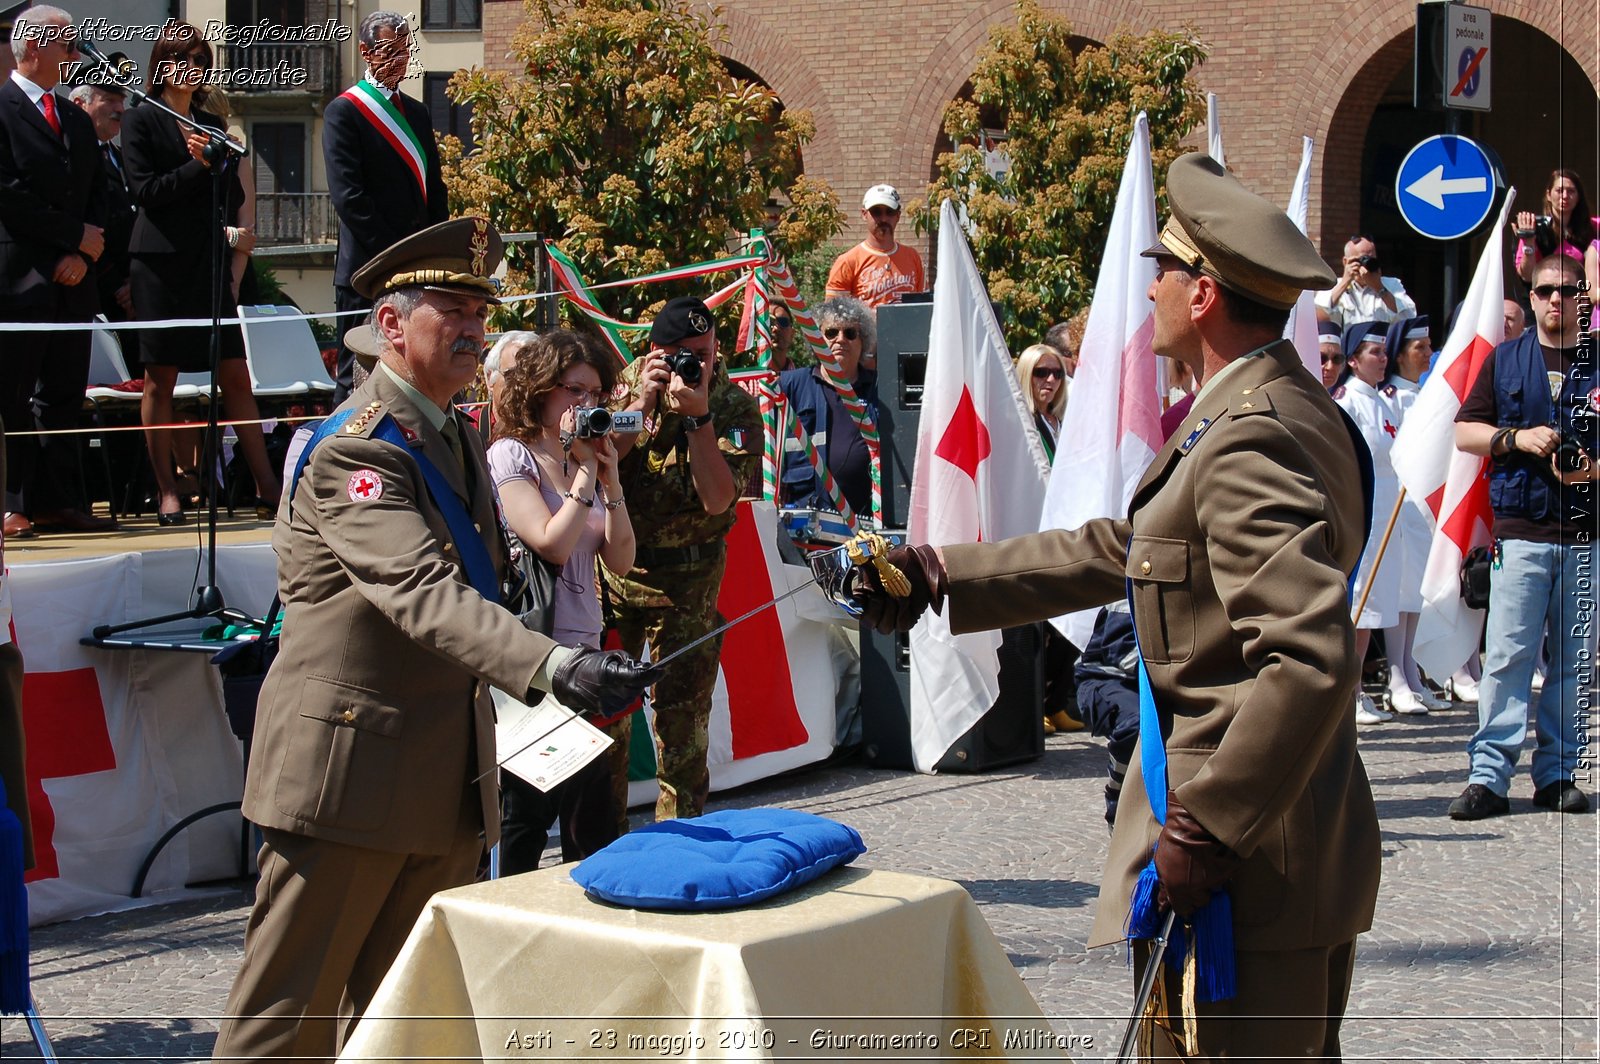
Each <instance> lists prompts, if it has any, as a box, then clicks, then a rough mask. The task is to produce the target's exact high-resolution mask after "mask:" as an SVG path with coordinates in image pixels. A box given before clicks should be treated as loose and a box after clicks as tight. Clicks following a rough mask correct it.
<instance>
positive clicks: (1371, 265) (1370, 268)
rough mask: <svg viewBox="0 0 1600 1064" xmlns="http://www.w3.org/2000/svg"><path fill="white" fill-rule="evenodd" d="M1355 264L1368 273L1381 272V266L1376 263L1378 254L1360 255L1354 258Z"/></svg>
mask: <svg viewBox="0 0 1600 1064" xmlns="http://www.w3.org/2000/svg"><path fill="white" fill-rule="evenodd" d="M1356 265H1358V266H1360V267H1361V268H1362V269H1363V270H1366V271H1367V272H1368V273H1382V272H1383V268H1382V267H1381V266H1379V265H1378V256H1376V255H1362V256H1361V257H1360V258H1358V259H1356Z"/></svg>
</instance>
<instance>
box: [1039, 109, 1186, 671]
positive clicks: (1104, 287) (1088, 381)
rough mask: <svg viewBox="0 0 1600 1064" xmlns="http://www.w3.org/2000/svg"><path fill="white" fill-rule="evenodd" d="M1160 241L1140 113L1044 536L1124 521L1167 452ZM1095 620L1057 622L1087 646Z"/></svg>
mask: <svg viewBox="0 0 1600 1064" xmlns="http://www.w3.org/2000/svg"><path fill="white" fill-rule="evenodd" d="M1155 242H1156V198H1155V179H1154V175H1153V172H1152V170H1151V165H1150V123H1149V121H1148V120H1147V119H1146V118H1145V115H1144V113H1143V112H1140V114H1139V116H1138V117H1137V118H1136V119H1134V124H1133V138H1132V140H1131V142H1130V143H1129V145H1128V160H1127V162H1126V163H1125V164H1124V165H1123V168H1122V184H1121V185H1120V187H1119V188H1118V189H1117V203H1116V207H1115V209H1114V210H1113V212H1112V215H1111V232H1110V234H1109V235H1108V236H1107V238H1106V248H1105V255H1104V257H1103V258H1102V259H1101V260H1100V277H1099V281H1098V283H1097V284H1096V285H1095V290H1094V301H1093V302H1092V303H1091V304H1090V305H1089V323H1088V325H1087V326H1085V328H1084V333H1083V344H1082V346H1081V348H1080V350H1079V352H1078V372H1077V373H1076V374H1075V375H1074V376H1073V378H1072V391H1071V392H1070V393H1069V395H1068V398H1067V413H1066V416H1065V417H1063V418H1062V423H1061V433H1060V436H1059V442H1058V443H1057V445H1056V459H1055V467H1054V469H1053V471H1052V472H1051V474H1050V485H1049V487H1048V488H1047V489H1046V491H1045V497H1044V510H1043V513H1042V515H1041V516H1040V519H1039V528H1040V529H1045V530H1048V529H1054V528H1064V529H1069V530H1070V529H1074V528H1079V527H1082V526H1083V525H1084V524H1085V523H1086V522H1089V521H1092V520H1094V519H1095V518H1097V517H1122V516H1125V515H1126V514H1127V512H1128V501H1129V500H1130V499H1132V498H1133V489H1134V488H1136V487H1137V486H1138V484H1139V478H1140V477H1142V476H1143V475H1144V471H1145V468H1146V467H1147V466H1148V465H1149V464H1150V460H1151V459H1152V458H1154V457H1155V454H1156V452H1157V451H1159V450H1160V449H1161V443H1162V438H1163V437H1162V432H1161V401H1162V398H1163V395H1162V392H1163V385H1162V380H1163V378H1164V374H1163V373H1162V372H1161V367H1160V366H1159V365H1158V363H1159V361H1160V360H1159V359H1157V358H1156V357H1155V353H1154V352H1153V351H1152V350H1151V347H1150V344H1151V340H1152V339H1153V338H1154V336H1155V317H1154V313H1153V311H1154V307H1153V306H1152V304H1151V302H1150V284H1151V282H1153V281H1154V280H1155V279H1156V265H1155V260H1154V259H1147V258H1144V257H1142V256H1141V255H1140V254H1139V253H1140V252H1141V251H1144V250H1145V249H1146V248H1148V247H1150V246H1151V245H1152V244H1154V243H1155ZM1099 612H1100V611H1099V608H1098V607H1096V608H1095V609H1092V610H1082V611H1079V612H1077V613H1072V614H1067V615H1066V616H1064V617H1057V618H1056V619H1055V621H1054V622H1053V623H1054V624H1055V626H1056V627H1057V628H1059V629H1061V631H1062V633H1063V634H1064V635H1066V637H1067V638H1068V639H1071V640H1072V641H1073V642H1074V643H1076V644H1077V645H1078V646H1080V647H1082V646H1084V645H1085V644H1086V643H1088V641H1089V636H1090V635H1091V634H1092V633H1093V631H1094V619H1095V615H1096V614H1097V613H1099Z"/></svg>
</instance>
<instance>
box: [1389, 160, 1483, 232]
mask: <svg viewBox="0 0 1600 1064" xmlns="http://www.w3.org/2000/svg"><path fill="white" fill-rule="evenodd" d="M1394 191H1395V201H1396V202H1397V203H1398V204H1399V205H1400V215H1401V217H1403V218H1404V219H1405V220H1406V224H1407V225H1409V226H1411V228H1413V229H1415V230H1416V231H1417V232H1419V233H1421V234H1422V235H1423V236H1426V237H1432V238H1433V239H1434V240H1455V239H1456V238H1457V237H1463V236H1466V235H1467V234H1468V233H1470V232H1472V231H1473V230H1474V229H1476V228H1478V226H1480V225H1482V224H1483V220H1484V219H1485V218H1487V217H1488V216H1489V209H1490V208H1491V207H1493V206H1494V197H1495V167H1494V164H1493V162H1491V161H1490V159H1489V154H1488V153H1487V152H1486V151H1484V150H1483V149H1482V148H1480V147H1478V145H1477V144H1475V143H1473V142H1472V141H1470V140H1468V139H1467V138H1466V137H1457V136H1452V135H1449V134H1446V135H1444V136H1438V137H1429V138H1428V139H1427V140H1425V141H1423V142H1422V143H1421V144H1418V145H1417V146H1416V147H1415V148H1412V149H1411V150H1410V151H1409V152H1407V153H1406V157H1405V161H1404V162H1402V163H1401V164H1400V172H1399V173H1398V174H1396V175H1395V181H1394Z"/></svg>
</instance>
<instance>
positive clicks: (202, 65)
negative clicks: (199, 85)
mask: <svg viewBox="0 0 1600 1064" xmlns="http://www.w3.org/2000/svg"><path fill="white" fill-rule="evenodd" d="M178 58H179V59H181V60H183V61H184V62H185V63H188V64H189V65H190V66H192V67H195V68H197V69H199V70H210V69H211V60H210V59H208V58H207V57H206V53H204V52H184V53H183V54H182V55H180V56H179V57H178Z"/></svg>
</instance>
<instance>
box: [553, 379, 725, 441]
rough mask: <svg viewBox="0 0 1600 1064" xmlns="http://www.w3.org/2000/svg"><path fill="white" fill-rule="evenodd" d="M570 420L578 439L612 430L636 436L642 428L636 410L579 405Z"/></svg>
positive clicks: (607, 432)
mask: <svg viewBox="0 0 1600 1064" xmlns="http://www.w3.org/2000/svg"><path fill="white" fill-rule="evenodd" d="M695 365H696V366H698V365H699V363H698V362H696V363H695ZM572 422H573V427H572V434H573V435H574V436H575V437H577V438H578V439H580V440H593V439H598V438H599V437H601V436H609V435H610V434H611V433H613V432H615V433H620V434H622V435H626V436H636V435H638V434H639V433H640V432H642V431H643V430H644V415H643V414H642V413H640V412H639V411H637V410H618V411H617V412H616V413H612V412H611V411H610V410H606V409H605V408H604V407H598V406H580V407H578V408H577V409H576V410H574V411H573V412H572Z"/></svg>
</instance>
